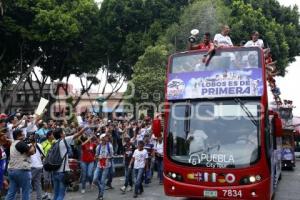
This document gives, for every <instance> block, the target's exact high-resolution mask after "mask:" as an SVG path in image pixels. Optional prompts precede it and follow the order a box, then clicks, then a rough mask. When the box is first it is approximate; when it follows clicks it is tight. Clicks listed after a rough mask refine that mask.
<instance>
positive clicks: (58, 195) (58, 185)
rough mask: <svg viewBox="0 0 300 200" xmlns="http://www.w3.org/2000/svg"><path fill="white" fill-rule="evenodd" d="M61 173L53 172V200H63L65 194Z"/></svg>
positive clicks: (62, 174)
mask: <svg viewBox="0 0 300 200" xmlns="http://www.w3.org/2000/svg"><path fill="white" fill-rule="evenodd" d="M64 176H65V174H64V173H63V172H53V185H54V188H53V189H54V198H53V200H63V199H64V197H65V194H66V185H65V183H64Z"/></svg>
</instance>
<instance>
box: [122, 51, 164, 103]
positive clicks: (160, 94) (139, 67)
mask: <svg viewBox="0 0 300 200" xmlns="http://www.w3.org/2000/svg"><path fill="white" fill-rule="evenodd" d="M167 55H168V51H167V48H166V46H164V45H157V46H149V47H148V48H147V49H146V50H145V53H144V54H143V55H142V56H140V57H139V59H138V61H137V63H136V64H135V65H134V67H133V72H134V73H133V76H132V80H131V82H132V84H133V85H134V88H135V92H134V97H133V98H132V99H129V102H131V103H143V102H155V103H156V104H158V103H160V102H162V101H163V100H164V81H165V78H166V65H167V59H166V58H167ZM131 92H132V88H131V87H128V90H127V93H128V94H131Z"/></svg>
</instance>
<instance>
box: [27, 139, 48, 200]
mask: <svg viewBox="0 0 300 200" xmlns="http://www.w3.org/2000/svg"><path fill="white" fill-rule="evenodd" d="M30 139H31V140H32V141H34V136H33V135H32V136H31V138H30ZM34 145H36V148H35V149H36V150H35V154H33V155H31V156H30V158H31V176H32V185H33V187H34V188H35V191H36V200H41V199H42V174H43V162H42V158H43V157H45V154H44V151H43V147H42V145H41V144H39V143H36V144H34Z"/></svg>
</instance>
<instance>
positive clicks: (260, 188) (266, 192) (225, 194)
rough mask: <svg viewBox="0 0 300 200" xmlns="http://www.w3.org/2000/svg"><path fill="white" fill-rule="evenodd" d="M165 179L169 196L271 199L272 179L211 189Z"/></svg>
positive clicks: (165, 188)
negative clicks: (208, 194) (205, 194)
mask: <svg viewBox="0 0 300 200" xmlns="http://www.w3.org/2000/svg"><path fill="white" fill-rule="evenodd" d="M164 178H165V179H164V190H165V194H166V195H168V196H174V197H188V198H198V199H199V198H200V199H220V200H233V199H238V200H252V199H253V200H254V199H256V200H270V199H271V194H270V179H265V180H263V181H261V182H259V183H255V184H251V185H240V186H228V185H227V186H218V187H210V186H203V185H194V184H188V183H184V182H178V181H174V180H172V179H170V178H169V177H166V176H165V177H164ZM205 191H214V192H216V193H217V197H205V196H204V193H205Z"/></svg>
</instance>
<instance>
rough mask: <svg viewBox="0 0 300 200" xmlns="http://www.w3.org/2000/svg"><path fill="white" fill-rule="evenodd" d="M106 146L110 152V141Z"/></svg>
mask: <svg viewBox="0 0 300 200" xmlns="http://www.w3.org/2000/svg"><path fill="white" fill-rule="evenodd" d="M106 148H107V151H108V153H109V154H110V145H109V143H107V144H106Z"/></svg>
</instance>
